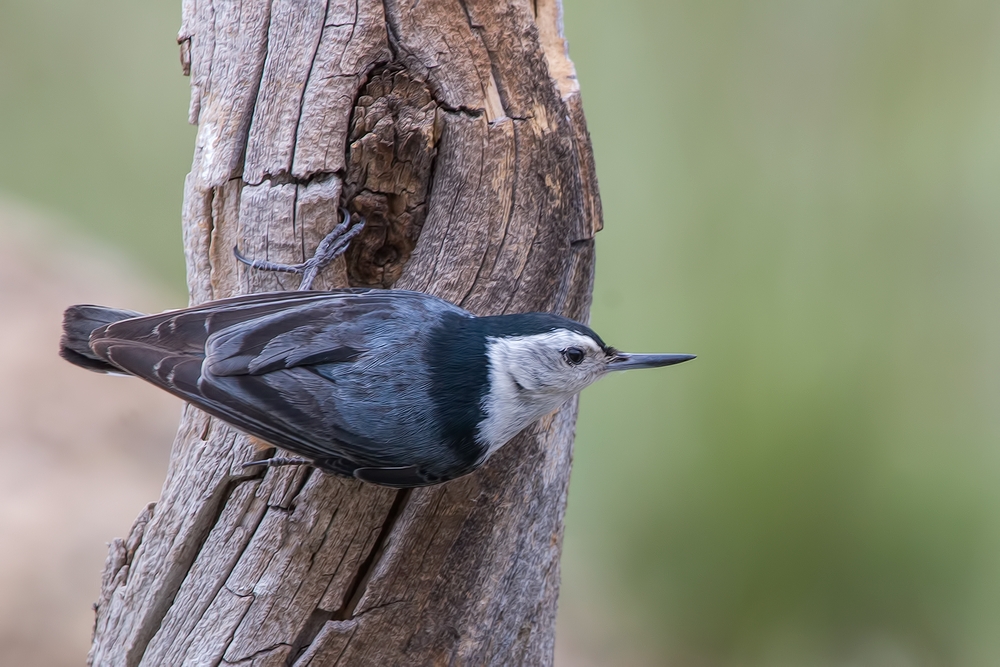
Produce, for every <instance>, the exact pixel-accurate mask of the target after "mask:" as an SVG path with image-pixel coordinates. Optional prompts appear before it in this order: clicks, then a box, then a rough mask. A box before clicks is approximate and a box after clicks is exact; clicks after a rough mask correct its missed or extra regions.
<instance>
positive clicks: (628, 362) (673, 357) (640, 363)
mask: <svg viewBox="0 0 1000 667" xmlns="http://www.w3.org/2000/svg"><path fill="white" fill-rule="evenodd" d="M694 358H695V355H693V354H627V353H625V352H618V353H616V354H615V356H614V358H613V359H612V360H611V361H609V362H608V370H609V371H629V370H632V369H633V368H659V367H660V366H673V365H674V364H680V363H683V362H685V361H690V360H692V359H694Z"/></svg>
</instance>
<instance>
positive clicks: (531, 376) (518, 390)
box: [478, 329, 612, 453]
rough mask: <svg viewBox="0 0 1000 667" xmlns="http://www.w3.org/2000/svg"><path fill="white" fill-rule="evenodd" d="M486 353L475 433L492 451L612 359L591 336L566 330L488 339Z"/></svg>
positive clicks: (592, 377) (604, 369)
mask: <svg viewBox="0 0 1000 667" xmlns="http://www.w3.org/2000/svg"><path fill="white" fill-rule="evenodd" d="M486 354H487V358H488V360H489V381H490V391H489V394H487V396H486V397H485V398H484V400H483V409H484V411H485V412H486V419H485V420H484V421H483V422H482V423H481V424H480V426H479V434H478V435H479V439H480V440H481V441H483V442H484V443H486V444H487V445H488V446H489V451H490V453H492V452H493V451H494V450H495V449H496V448H498V447H500V446H501V445H503V444H504V443H505V442H507V441H508V440H510V439H511V438H512V437H514V435H516V434H517V432H518V431H520V430H521V429H523V428H524V427H525V426H527V425H528V424H530V423H531V422H533V421H535V420H536V419H538V418H539V417H542V416H543V415H546V414H548V413H549V412H552V411H553V410H555V409H556V408H558V407H559V406H560V405H562V404H563V403H564V402H565V401H566V400H567V399H569V398H570V397H572V396H574V395H575V394H578V393H579V392H581V391H582V390H583V389H585V388H586V387H588V386H589V385H591V384H593V383H594V382H596V381H597V380H599V379H600V378H602V377H603V376H604V375H605V374H606V373H607V372H608V370H609V368H608V364H609V362H610V361H611V358H612V355H609V354H608V353H607V352H605V351H604V350H603V349H601V347H600V345H598V344H597V342H596V341H595V340H594V339H593V338H591V337H590V336H586V335H583V334H580V333H577V332H575V331H570V330H568V329H556V330H554V331H550V332H546V333H542V334H535V335H531V336H514V337H505V338H488V339H487V342H486Z"/></svg>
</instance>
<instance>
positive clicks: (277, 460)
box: [243, 456, 313, 468]
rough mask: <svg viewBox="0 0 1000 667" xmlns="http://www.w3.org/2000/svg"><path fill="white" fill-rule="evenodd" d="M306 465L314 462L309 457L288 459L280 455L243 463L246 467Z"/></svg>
mask: <svg viewBox="0 0 1000 667" xmlns="http://www.w3.org/2000/svg"><path fill="white" fill-rule="evenodd" d="M297 465H305V466H311V465H313V462H312V461H310V460H309V459H287V458H283V457H280V456H274V457H272V458H269V459H261V460H260V461H248V462H247V463H244V464H243V467H244V468H253V467H254V466H267V467H268V468H277V467H278V466H297Z"/></svg>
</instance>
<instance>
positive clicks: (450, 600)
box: [90, 0, 601, 667]
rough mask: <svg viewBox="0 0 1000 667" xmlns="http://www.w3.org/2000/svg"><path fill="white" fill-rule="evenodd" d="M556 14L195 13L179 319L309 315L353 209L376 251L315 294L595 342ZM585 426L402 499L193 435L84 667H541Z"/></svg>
mask: <svg viewBox="0 0 1000 667" xmlns="http://www.w3.org/2000/svg"><path fill="white" fill-rule="evenodd" d="M559 11H560V8H559V4H558V0H537V1H536V2H534V3H532V2H528V1H527V0H507V1H501V2H497V1H496V0H465V1H464V2H463V1H462V0H423V1H422V2H420V3H408V2H407V3H404V2H399V1H398V0H385V2H384V4H383V3H382V2H376V1H374V0H356V1H355V0H350V1H347V0H270V1H269V0H244V1H243V2H238V3H237V2H232V3H229V2H227V3H220V2H212V1H211V0H184V15H183V25H182V29H181V33H180V36H179V41H180V43H181V60H182V64H183V66H184V68H185V72H189V73H190V76H191V86H192V103H191V118H192V122H197V123H198V124H199V133H198V139H197V145H196V150H195V158H194V164H193V166H192V170H191V174H190V175H189V177H188V179H187V181H186V183H185V205H184V234H185V236H184V238H185V251H186V257H187V262H188V275H189V288H190V294H191V301H192V303H198V302H202V301H205V300H209V299H213V298H222V297H226V296H230V295H234V294H240V293H248V292H254V291H262V290H271V289H294V288H296V287H297V285H298V278H297V277H294V276H289V275H277V274H271V273H265V272H260V271H253V270H247V269H246V267H244V266H242V265H240V264H238V263H237V262H236V261H235V260H234V258H233V256H232V248H233V247H234V246H236V245H238V246H239V247H240V249H241V250H242V251H243V252H244V253H245V254H246V255H247V256H249V257H262V258H267V259H270V260H274V261H280V262H300V261H303V260H304V259H305V258H306V257H307V256H309V255H310V254H311V253H312V252H313V250H314V249H315V247H316V245H317V243H318V242H319V239H321V238H322V237H323V235H324V234H325V233H326V232H328V231H329V230H330V229H331V228H332V227H333V225H335V224H336V221H337V209H338V207H339V206H340V205H341V204H342V203H346V205H347V206H348V207H349V208H350V209H351V210H352V211H355V212H358V213H361V214H363V215H365V217H366V218H367V219H368V227H367V228H366V230H365V232H364V234H362V236H360V237H359V238H358V239H357V240H356V242H355V244H354V246H353V247H352V249H351V251H350V252H349V253H348V255H347V257H346V260H338V262H336V263H334V265H332V266H331V267H328V268H327V269H326V270H325V271H324V272H323V274H321V276H320V277H319V279H318V281H317V287H319V288H323V287H332V286H344V285H347V284H354V285H381V286H385V287H389V286H394V287H399V288H407V289H418V290H422V291H426V292H429V293H432V294H436V295H438V296H441V297H443V298H445V299H448V300H450V301H452V302H454V303H458V304H461V305H462V306H464V307H466V308H468V309H470V310H472V311H473V312H476V313H479V314H491V313H504V312H518V311H526V310H550V311H555V312H560V313H563V314H565V315H568V316H570V317H574V318H577V319H581V320H585V319H586V317H587V312H588V309H589V303H590V292H591V281H592V276H593V235H594V232H595V231H596V230H598V229H600V227H601V221H600V215H601V212H600V200H599V196H598V194H597V185H596V179H595V176H594V169H593V157H592V155H591V151H590V143H589V137H588V136H587V132H586V127H585V124H584V119H583V113H582V107H581V105H580V98H579V91H578V88H577V85H576V80H575V75H574V74H573V69H572V63H571V62H570V61H569V59H568V57H567V55H566V52H565V43H564V41H563V38H562V35H561V30H560V27H559V25H560V17H559V15H558V13H559ZM575 421H576V406H575V403H574V404H572V405H569V406H567V407H565V408H564V409H562V410H560V411H558V412H557V413H555V414H553V415H550V416H548V417H547V418H545V419H543V420H541V421H540V422H539V423H537V424H535V425H533V426H532V427H530V428H529V429H527V430H526V431H525V432H524V433H522V434H521V435H519V436H518V437H517V438H515V439H514V441H512V442H511V443H510V444H508V445H507V446H505V447H504V448H502V449H501V450H500V451H499V452H498V453H497V454H496V455H495V456H494V457H493V459H491V460H490V462H489V463H487V464H486V465H485V466H484V467H483V468H482V469H481V470H480V471H478V472H476V473H474V474H472V475H470V476H467V477H464V478H461V479H458V480H455V481H453V482H449V483H447V484H444V485H440V486H436V487H430V488H423V489H416V490H412V491H409V490H406V491H393V490H388V489H383V488H378V487H373V486H367V485H363V484H361V483H360V482H357V481H354V480H348V479H341V478H336V477H332V476H328V475H324V474H322V473H319V472H317V471H314V470H312V469H307V468H303V467H292V468H284V469H270V470H266V471H260V470H257V469H251V470H250V471H249V472H248V471H244V470H243V468H242V467H241V464H242V463H244V462H246V461H248V460H250V458H251V457H252V456H254V452H253V446H252V444H251V443H250V442H249V441H248V439H247V438H246V437H244V436H242V435H239V434H237V433H235V432H234V431H232V430H231V429H230V428H229V427H227V426H226V425H225V424H223V423H222V422H220V421H218V420H216V419H212V418H209V417H207V416H205V415H204V414H202V413H200V412H198V411H197V410H195V409H193V408H188V409H187V410H186V411H185V415H184V420H183V423H182V425H181V428H180V431H179V432H178V436H177V440H176V442H175V445H174V451H173V455H172V461H171V467H170V471H169V473H168V477H167V480H166V483H165V484H164V488H163V493H162V496H161V498H160V500H159V501H158V502H157V503H156V504H155V507H154V506H151V507H149V508H147V509H146V510H145V511H144V512H143V514H142V515H141V516H140V519H139V521H137V523H136V526H135V527H134V528H133V530H132V534H131V535H130V536H129V538H128V539H127V540H125V541H116V542H115V544H113V545H112V549H111V553H110V555H109V559H108V566H107V571H106V572H105V576H104V579H103V585H102V593H101V598H100V601H99V603H98V608H97V624H96V630H95V637H94V644H93V647H92V650H91V654H90V660H91V663H92V664H95V665H116V666H117V665H127V666H130V667H131V666H135V665H170V666H174V665H218V664H221V663H226V664H239V665H258V666H263V665H282V666H287V665H295V666H297V667H302V666H305V665H311V666H319V665H424V664H461V665H465V664H476V665H478V664H491V665H517V664H526V665H545V664H551V662H552V656H553V646H554V637H553V634H554V626H555V611H556V599H557V594H558V586H559V555H560V549H561V544H562V518H563V512H564V509H565V503H566V491H567V485H568V480H569V471H570V463H571V458H572V440H573V428H574V424H575Z"/></svg>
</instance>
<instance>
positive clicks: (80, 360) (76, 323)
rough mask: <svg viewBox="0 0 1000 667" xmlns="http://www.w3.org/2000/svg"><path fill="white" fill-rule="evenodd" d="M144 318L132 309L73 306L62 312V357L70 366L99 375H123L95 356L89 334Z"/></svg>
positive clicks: (113, 366) (112, 365)
mask: <svg viewBox="0 0 1000 667" xmlns="http://www.w3.org/2000/svg"><path fill="white" fill-rule="evenodd" d="M141 315H142V313H137V312H135V311H132V310H119V309H117V308H105V307H104V306H87V305H82V306H70V307H69V308H67V309H66V312H65V313H63V335H62V340H60V341H59V356H60V357H62V358H63V359H65V360H66V361H68V362H69V363H71V364H75V365H77V366H80V367H81V368H86V369H87V370H91V371H97V372H98V373H123V372H124V371H123V370H122V369H120V368H118V367H117V366H115V365H114V364H112V363H109V362H108V361H107V360H106V359H103V358H101V357H99V356H97V355H96V354H95V353H94V351H93V350H92V349H91V348H90V334H92V333H93V332H94V331H95V330H97V329H100V328H101V327H103V326H106V325H108V324H113V323H115V322H119V321H121V320H127V319H129V318H131V317H140V316H141Z"/></svg>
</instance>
